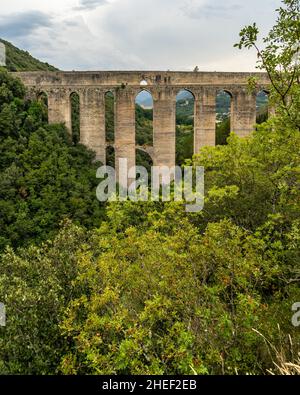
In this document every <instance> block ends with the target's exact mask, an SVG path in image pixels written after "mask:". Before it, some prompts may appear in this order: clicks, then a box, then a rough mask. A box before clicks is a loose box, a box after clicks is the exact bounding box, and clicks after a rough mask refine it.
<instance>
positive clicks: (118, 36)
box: [0, 0, 281, 71]
mask: <svg viewBox="0 0 300 395" xmlns="http://www.w3.org/2000/svg"><path fill="white" fill-rule="evenodd" d="M280 3H281V1H280V0H251V1H249V0H49V1H48V0H47V1H41V0H26V1H24V0H1V5H0V37H1V38H4V39H6V40H8V41H11V42H12V43H13V44H15V45H16V46H18V47H19V48H21V49H25V50H27V51H29V52H30V53H31V54H32V55H33V56H35V57H37V58H39V59H40V60H43V61H47V62H49V63H50V64H52V65H54V66H56V67H58V68H60V69H63V70H125V69H126V70H139V69H147V70H168V69H169V70H190V69H193V68H194V67H195V66H196V65H198V67H199V68H200V70H203V71H205V70H207V71H253V70H255V62H256V58H255V54H254V52H249V51H239V50H237V49H234V48H233V44H234V43H235V42H237V41H238V34H239V31H240V29H241V28H242V27H243V26H244V25H246V24H250V23H253V22H257V24H258V25H259V26H260V28H261V31H262V33H263V34H265V33H266V32H267V31H268V30H269V29H270V27H271V26H272V25H273V23H274V21H275V18H276V13H275V9H276V8H278V6H279V5H280Z"/></svg>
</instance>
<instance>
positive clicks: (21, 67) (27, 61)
mask: <svg viewBox="0 0 300 395" xmlns="http://www.w3.org/2000/svg"><path fill="white" fill-rule="evenodd" d="M0 41H1V42H2V43H3V44H4V45H5V48H6V67H7V70H8V71H57V70H58V69H57V68H56V67H54V66H51V65H50V64H48V63H44V62H41V61H40V60H38V59H35V58H34V57H33V56H31V55H30V53H29V52H27V51H23V50H21V49H19V48H17V47H15V46H14V45H12V44H11V43H10V42H8V41H5V40H2V39H0Z"/></svg>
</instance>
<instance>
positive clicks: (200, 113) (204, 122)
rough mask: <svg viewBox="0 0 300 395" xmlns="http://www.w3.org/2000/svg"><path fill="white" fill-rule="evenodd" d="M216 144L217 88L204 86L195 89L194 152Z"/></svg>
mask: <svg viewBox="0 0 300 395" xmlns="http://www.w3.org/2000/svg"><path fill="white" fill-rule="evenodd" d="M215 144H216V90H215V88H209V87H204V88H202V89H200V90H197V91H195V113H194V153H195V154H197V153H198V152H199V150H200V148H201V147H205V146H214V145H215Z"/></svg>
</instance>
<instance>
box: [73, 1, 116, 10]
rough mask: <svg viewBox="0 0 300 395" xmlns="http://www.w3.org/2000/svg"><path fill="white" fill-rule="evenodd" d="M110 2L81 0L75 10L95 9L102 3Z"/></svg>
mask: <svg viewBox="0 0 300 395" xmlns="http://www.w3.org/2000/svg"><path fill="white" fill-rule="evenodd" d="M105 4H108V3H107V0H80V1H79V6H77V7H74V9H75V10H94V9H95V8H98V7H100V6H102V5H105Z"/></svg>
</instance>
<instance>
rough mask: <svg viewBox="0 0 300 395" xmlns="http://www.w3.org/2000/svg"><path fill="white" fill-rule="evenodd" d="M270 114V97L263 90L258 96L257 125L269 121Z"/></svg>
mask: <svg viewBox="0 0 300 395" xmlns="http://www.w3.org/2000/svg"><path fill="white" fill-rule="evenodd" d="M268 112H269V95H268V92H267V91H265V90H262V91H260V92H258V94H257V95H256V123H258V124H260V123H263V122H265V121H266V120H267V119H268V115H269V114H268Z"/></svg>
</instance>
